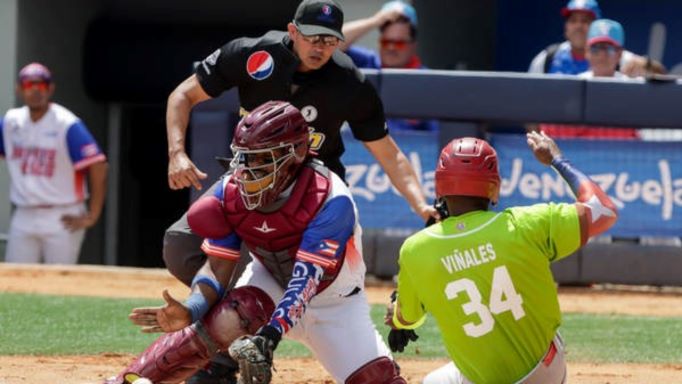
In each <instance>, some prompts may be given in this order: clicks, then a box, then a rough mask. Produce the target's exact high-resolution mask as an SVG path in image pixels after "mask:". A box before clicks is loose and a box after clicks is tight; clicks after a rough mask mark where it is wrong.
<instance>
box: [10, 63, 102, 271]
mask: <svg viewBox="0 0 682 384" xmlns="http://www.w3.org/2000/svg"><path fill="white" fill-rule="evenodd" d="M54 90H55V85H54V83H53V82H52V74H51V73H50V70H49V69H47V67H45V66H44V65H42V64H39V63H31V64H28V65H27V66H25V67H24V68H22V69H21V71H20V72H19V78H18V84H17V94H18V95H19V97H20V98H21V99H22V100H23V101H24V104H25V105H24V106H23V107H20V108H14V109H10V110H9V111H7V113H6V114H5V116H4V118H2V119H1V120H0V156H2V157H4V158H5V161H6V163H7V167H8V168H9V175H10V180H11V185H10V200H11V202H12V204H13V205H14V206H15V208H16V209H15V210H14V213H13V214H12V220H11V223H10V229H9V240H8V243H7V251H6V254H5V261H7V262H13V263H17V262H18V263H39V262H41V261H42V262H45V263H50V264H75V263H76V262H77V261H78V255H79V252H80V247H81V244H82V243H83V237H84V235H85V230H86V229H87V228H89V227H91V226H93V225H94V224H95V223H96V222H97V219H98V218H99V216H100V213H101V212H102V205H103V204H104V197H105V193H106V173H107V162H106V157H105V156H104V154H103V153H102V151H101V150H100V148H99V146H98V145H97V143H96V142H95V140H94V138H93V137H92V135H91V134H90V132H89V131H88V129H87V128H86V126H85V124H83V122H82V121H81V120H80V119H79V118H78V117H76V116H75V115H74V114H73V113H71V112H70V111H69V110H67V109H66V108H64V107H62V106H61V105H59V104H56V103H53V102H51V101H50V99H51V97H52V95H53V94H54ZM86 178H87V179H88V180H89V187H90V194H91V195H90V199H89V204H88V206H87V207H86V205H85V200H86V199H87V198H88V189H87V188H86V185H85V179H86Z"/></svg>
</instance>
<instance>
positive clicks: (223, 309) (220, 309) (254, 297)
mask: <svg viewBox="0 0 682 384" xmlns="http://www.w3.org/2000/svg"><path fill="white" fill-rule="evenodd" d="M274 310H275V303H274V302H273V301H272V299H271V298H270V296H268V294H267V293H265V291H263V290H262V289H260V288H257V287H252V286H249V285H246V286H243V287H239V288H235V289H232V290H230V291H229V292H228V293H227V295H226V296H225V298H224V299H223V300H222V301H221V302H220V303H219V304H217V305H215V306H214V307H213V309H211V311H210V312H209V313H207V314H206V316H204V318H203V319H202V320H201V323H202V324H203V328H204V330H205V331H206V334H207V335H208V336H209V337H210V338H211V339H212V341H213V342H214V343H215V344H216V350H217V351H225V350H226V349H227V347H229V346H230V344H231V343H232V342H233V341H234V340H236V339H237V338H238V337H240V336H243V335H245V334H249V335H253V334H255V333H256V331H257V330H258V329H259V328H260V327H262V326H263V325H265V324H266V323H267V322H268V320H270V317H271V316H272V312H273V311H274Z"/></svg>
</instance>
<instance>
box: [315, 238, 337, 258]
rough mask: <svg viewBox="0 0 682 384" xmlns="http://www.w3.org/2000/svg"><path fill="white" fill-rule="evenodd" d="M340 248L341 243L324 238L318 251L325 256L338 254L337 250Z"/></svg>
mask: <svg viewBox="0 0 682 384" xmlns="http://www.w3.org/2000/svg"><path fill="white" fill-rule="evenodd" d="M338 249H339V243H338V242H336V241H334V240H322V242H321V243H320V247H319V249H318V250H317V253H319V254H320V255H325V256H331V257H334V256H336V251H337V250H338Z"/></svg>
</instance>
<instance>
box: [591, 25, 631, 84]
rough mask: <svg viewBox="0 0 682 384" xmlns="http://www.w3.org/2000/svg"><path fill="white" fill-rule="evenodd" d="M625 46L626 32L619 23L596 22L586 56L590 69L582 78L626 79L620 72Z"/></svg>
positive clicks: (592, 28) (592, 27)
mask: <svg viewBox="0 0 682 384" xmlns="http://www.w3.org/2000/svg"><path fill="white" fill-rule="evenodd" d="M624 44H625V32H624V31H623V26H621V25H620V23H619V22H617V21H614V20H609V19H600V20H596V21H594V22H593V23H592V24H591V25H590V30H589V32H588V34H587V52H586V54H585V57H586V58H587V61H588V63H589V64H590V67H589V70H588V71H586V72H583V73H581V74H580V77H584V78H593V77H616V78H623V77H625V75H623V74H622V73H621V72H619V71H618V63H619V62H620V60H621V57H622V56H623V45H624Z"/></svg>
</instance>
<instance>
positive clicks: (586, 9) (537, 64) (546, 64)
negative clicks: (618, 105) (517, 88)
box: [528, 0, 666, 77]
mask: <svg viewBox="0 0 682 384" xmlns="http://www.w3.org/2000/svg"><path fill="white" fill-rule="evenodd" d="M561 15H562V16H563V17H564V19H565V20H566V21H565V23H564V35H565V37H566V41H564V42H563V43H556V44H552V45H550V46H548V47H547V48H545V49H544V50H542V51H541V52H540V53H538V54H537V56H535V58H534V59H533V61H532V62H531V64H530V68H529V69H528V72H530V73H561V74H567V75H577V74H580V73H583V72H585V71H588V70H589V62H588V61H587V57H586V49H587V33H588V30H589V28H590V24H591V23H592V21H594V20H595V19H599V18H601V9H600V8H599V4H598V3H597V1H596V0H570V1H569V2H568V3H567V4H566V6H565V7H564V8H563V9H562V10H561ZM618 66H619V68H620V71H621V72H622V73H623V74H625V75H627V76H630V77H637V76H643V75H645V74H646V73H665V72H666V70H665V67H664V66H663V65H662V64H661V63H659V62H657V61H655V60H650V59H648V58H646V57H643V56H639V55H636V54H634V53H632V52H630V51H626V50H624V51H622V54H621V55H620V61H619V63H618Z"/></svg>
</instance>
